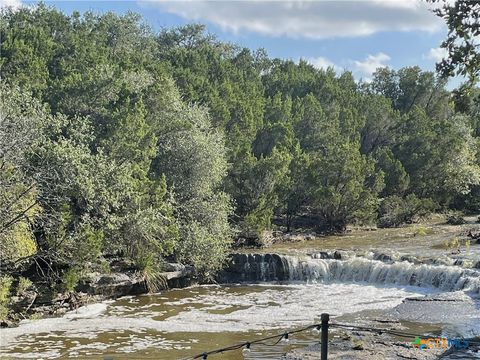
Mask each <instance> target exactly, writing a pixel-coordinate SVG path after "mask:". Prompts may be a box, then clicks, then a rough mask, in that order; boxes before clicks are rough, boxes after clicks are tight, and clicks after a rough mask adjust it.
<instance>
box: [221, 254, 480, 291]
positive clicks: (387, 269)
mask: <svg viewBox="0 0 480 360" xmlns="http://www.w3.org/2000/svg"><path fill="white" fill-rule="evenodd" d="M221 278H222V279H223V281H226V282H248V281H254V282H258V281H265V282H267V281H302V282H303V281H305V282H366V283H371V284H392V285H402V286H404V285H412V286H420V287H431V288H438V289H441V290H444V291H456V290H471V291H474V292H477V293H480V272H479V271H476V270H473V269H465V268H462V267H459V266H448V265H432V264H414V263H412V262H408V261H401V262H392V263H385V262H382V261H379V260H374V259H368V258H364V257H359V256H354V257H352V258H348V259H346V260H341V259H312V258H306V257H304V258H301V257H294V256H286V255H285V256H284V255H277V254H249V255H246V254H236V255H235V256H234V257H233V259H232V262H231V264H230V265H229V267H228V268H227V269H226V270H225V271H224V273H223V275H222V277H221Z"/></svg>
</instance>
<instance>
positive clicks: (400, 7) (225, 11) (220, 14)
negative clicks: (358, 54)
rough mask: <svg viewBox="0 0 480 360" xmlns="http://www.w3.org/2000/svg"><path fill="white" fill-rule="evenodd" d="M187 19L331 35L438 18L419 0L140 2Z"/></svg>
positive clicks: (436, 22) (432, 25)
mask: <svg viewBox="0 0 480 360" xmlns="http://www.w3.org/2000/svg"><path fill="white" fill-rule="evenodd" d="M140 2H141V3H142V4H145V5H150V6H159V7H160V8H161V9H162V10H163V11H167V12H170V13H174V14H177V15H179V16H181V17H183V18H185V19H188V20H192V21H206V22H211V23H213V24H216V25H218V26H220V27H221V28H222V29H224V30H228V31H232V32H234V33H237V32H239V31H241V30H247V31H252V32H256V33H259V34H263V35H270V36H288V37H291V38H312V39H321V38H335V37H356V36H366V35H371V34H374V33H377V32H381V31H413V30H420V31H429V32H433V31H437V30H439V29H441V28H442V26H443V22H442V20H441V19H439V18H437V17H436V16H435V15H434V14H432V13H431V12H430V11H429V10H428V8H427V6H428V5H427V4H426V2H424V1H420V0H387V1H385V0H383V1H380V0H363V1H362V0H351V1H301V0H292V1H262V0H250V1H205V0H194V1H165V0H153V1H146V0H140Z"/></svg>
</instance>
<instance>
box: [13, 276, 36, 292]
mask: <svg viewBox="0 0 480 360" xmlns="http://www.w3.org/2000/svg"><path fill="white" fill-rule="evenodd" d="M31 286H32V281H31V280H30V279H27V278H24V277H20V279H18V285H17V291H16V292H17V295H18V296H22V295H25V293H26V292H27V290H28V289H30V287H31Z"/></svg>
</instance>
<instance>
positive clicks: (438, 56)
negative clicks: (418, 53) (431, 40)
mask: <svg viewBox="0 0 480 360" xmlns="http://www.w3.org/2000/svg"><path fill="white" fill-rule="evenodd" d="M446 56H447V50H445V49H444V48H440V47H438V48H432V49H430V51H429V52H428V54H427V55H425V56H424V57H425V58H427V59H430V60H434V61H435V62H440V61H441V60H442V59H443V58H444V57H446Z"/></svg>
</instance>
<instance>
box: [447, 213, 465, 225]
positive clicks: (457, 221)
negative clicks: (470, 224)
mask: <svg viewBox="0 0 480 360" xmlns="http://www.w3.org/2000/svg"><path fill="white" fill-rule="evenodd" d="M465 222H466V221H465V219H464V218H463V217H462V216H461V215H459V214H452V215H449V216H448V217H447V224H449V225H463V224H465Z"/></svg>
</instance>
